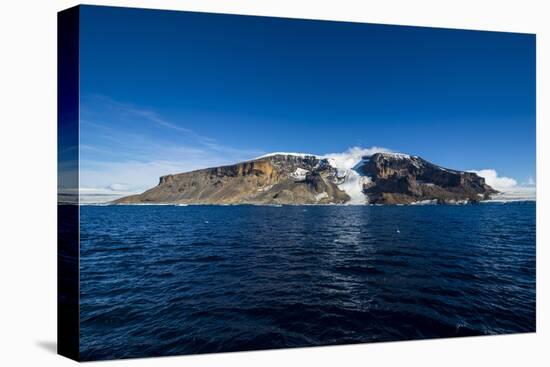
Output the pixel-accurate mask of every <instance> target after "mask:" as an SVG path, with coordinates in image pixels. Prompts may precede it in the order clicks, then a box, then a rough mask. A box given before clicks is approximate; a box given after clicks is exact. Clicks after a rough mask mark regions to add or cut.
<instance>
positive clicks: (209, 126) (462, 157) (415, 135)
mask: <svg viewBox="0 0 550 367" xmlns="http://www.w3.org/2000/svg"><path fill="white" fill-rule="evenodd" d="M80 72H81V99H82V102H81V103H82V104H81V105H82V112H81V116H82V133H81V143H82V145H83V149H82V152H81V157H82V159H83V164H82V165H83V167H84V169H88V170H89V172H90V175H89V176H90V177H91V176H92V174H93V175H96V176H101V177H102V178H97V180H95V181H94V180H92V179H90V182H89V184H90V185H102V184H103V182H107V181H112V182H110V183H116V182H119V181H121V180H125V181H131V180H139V179H138V178H134V177H127V178H125V177H124V176H121V175H119V176H117V177H112V178H109V173H108V172H117V169H120V167H123V166H124V165H125V164H126V165H129V164H134V165H135V169H137V170H140V168H139V167H142V166H146V167H149V168H150V167H151V166H155V165H156V166H155V167H157V169H156V170H155V169H152V171H151V172H149V171H147V169H145V168H144V169H143V175H146V174H149V173H150V174H154V175H156V174H157V171H158V172H162V171H163V170H176V172H177V171H183V170H186V169H191V168H198V167H200V166H201V165H206V164H217V163H228V162H231V161H233V160H240V159H246V158H252V157H254V156H256V155H258V154H261V153H265V152H271V151H298V152H308V153H316V154H323V153H329V152H341V151H344V150H346V149H348V148H349V147H351V146H362V147H370V146H381V147H385V148H389V149H392V150H395V151H400V152H406V153H411V154H417V155H420V156H422V157H424V158H426V159H428V160H430V161H433V162H435V163H437V164H440V165H443V166H447V167H451V168H457V169H484V168H491V169H496V170H497V171H498V173H499V175H503V176H509V177H513V178H515V179H517V180H518V182H523V181H526V180H527V179H528V178H529V177H535V36H534V35H526V34H513V33H497V32H478V31H461V30H447V29H434V28H419V27H398V26H384V25H370V24H359V23H343V22H323V21H307V20H289V19H280V18H265V17H243V16H230V15H213V14H200V13H185V12H167V11H150V10H138V9H124V8H106V7H82V13H81V70H80ZM117 167H118V168H117ZM100 171H101V172H102V173H104V175H101V174H100V173H101V172H100ZM166 173H170V172H166ZM102 180H103V181H102ZM156 180H157V177H153V178H152V181H153V182H154V183H156ZM84 181H86V178H85V179H84ZM124 183H129V182H124Z"/></svg>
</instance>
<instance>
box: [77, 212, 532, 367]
mask: <svg viewBox="0 0 550 367" xmlns="http://www.w3.org/2000/svg"><path fill="white" fill-rule="evenodd" d="M80 214H81V219H80V221H81V228H80V230H81V248H80V277H81V278H80V295H81V299H80V324H81V325H80V326H81V329H80V335H81V341H80V343H81V345H80V349H81V358H82V359H83V360H94V359H113V358H128V357H145V356H161V355H175V354H194V353H212V352H228V351H240V350H257V349H272V348H288V347H303V346H317V345H334V344H347V343H365V342H378V341H395V340H412V339H425V338H441V337H457V336H468V335H488V334H506V333H521V332H533V331H535V321H536V320H535V203H534V202H519V203H508V204H501V203H494V204H478V205H463V206H452V205H436V206H283V207H269V206H185V207H184V206H82V207H81V211H80Z"/></svg>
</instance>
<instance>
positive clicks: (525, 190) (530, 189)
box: [470, 169, 536, 202]
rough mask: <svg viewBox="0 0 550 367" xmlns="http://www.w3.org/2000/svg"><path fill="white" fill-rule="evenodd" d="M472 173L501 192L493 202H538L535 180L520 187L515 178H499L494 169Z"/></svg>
mask: <svg viewBox="0 0 550 367" xmlns="http://www.w3.org/2000/svg"><path fill="white" fill-rule="evenodd" d="M470 172H474V173H476V174H478V175H479V176H481V177H483V178H484V179H485V183H486V184H487V185H489V186H491V187H492V188H493V189H495V190H498V191H500V194H498V195H495V196H493V198H492V200H493V201H504V202H508V201H524V200H536V188H535V186H534V181H533V180H530V181H529V184H528V185H525V184H521V185H520V184H518V182H517V181H516V180H514V179H513V178H510V177H503V176H499V175H498V173H497V171H496V170H494V169H482V170H479V171H470Z"/></svg>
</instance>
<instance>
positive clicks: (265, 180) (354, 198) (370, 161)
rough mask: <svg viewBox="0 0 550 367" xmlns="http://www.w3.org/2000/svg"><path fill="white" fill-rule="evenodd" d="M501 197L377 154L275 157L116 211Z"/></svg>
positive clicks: (200, 176)
mask: <svg viewBox="0 0 550 367" xmlns="http://www.w3.org/2000/svg"><path fill="white" fill-rule="evenodd" d="M494 193H496V191H495V190H493V189H492V188H491V187H490V186H488V185H486V184H485V180H484V179H483V178H481V177H479V176H477V175H476V174H475V173H469V172H462V171H455V170H449V169H445V168H441V167H438V166H436V165H434V164H432V163H429V162H427V161H425V160H424V159H422V158H419V157H417V156H408V155H404V154H398V153H377V154H374V155H372V156H367V157H363V159H362V160H361V161H360V162H358V164H357V165H356V166H355V167H353V169H346V168H341V167H339V166H338V164H337V162H335V161H334V160H332V159H330V158H323V157H317V156H313V155H302V154H274V155H269V156H264V157H260V158H258V159H255V160H252V161H248V162H242V163H238V164H234V165H230V166H222V167H214V168H207V169H202V170H197V171H192V172H186V173H180V174H174V175H167V176H162V177H161V178H160V180H159V184H158V185H157V186H156V187H154V188H152V189H150V190H147V191H145V192H144V193H142V194H139V195H133V196H128V197H125V198H122V199H119V200H116V201H115V202H114V203H116V204H138V203H182V204H345V203H354V204H367V203H372V204H411V203H417V202H423V201H428V200H429V201H433V202H437V203H458V202H478V201H481V200H486V199H488V198H489V197H490V195H491V194H494Z"/></svg>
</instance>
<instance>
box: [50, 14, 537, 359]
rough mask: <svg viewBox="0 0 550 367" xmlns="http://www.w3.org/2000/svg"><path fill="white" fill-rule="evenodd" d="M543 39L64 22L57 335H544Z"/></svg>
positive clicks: (95, 352)
mask: <svg viewBox="0 0 550 367" xmlns="http://www.w3.org/2000/svg"><path fill="white" fill-rule="evenodd" d="M535 115H536V106H535V35H533V34H519V33H506V32H490V31H473V30H457V29H442V28H428V27H412V26H395V25H380V24H363V23H353V22H334V21H320V20H304V19H285V18H274V17H258V16H241V15H226V14H209V13H195V12H184V11H166V10H147V9H133V8H117V7H100V6H77V7H74V8H70V9H67V10H64V11H62V12H60V13H59V14H58V183H59V185H58V239H59V240H58V350H59V353H60V354H61V355H64V356H67V357H69V358H72V359H75V360H79V361H91V360H107V359H119V358H137V357H155V356H170V355H189V354H200V353H218V352H233V351H250V350H265V349H279V348H294V347H313V346H328V345H342V344H355V343H371V342H387V341H404V340H420V339H431V338H451V337H464V336H481V335H499V334H511V333H529V332H535V331H536V278H535V270H536V269H535V263H536V261H535V260H536V246H535V243H536V241H535V239H536V238H535V232H536V231H535V229H536V225H535V219H536V195H535V192H536V191H535V190H536V186H535V182H536V170H535V160H536V153H535V131H536V116H535Z"/></svg>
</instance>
